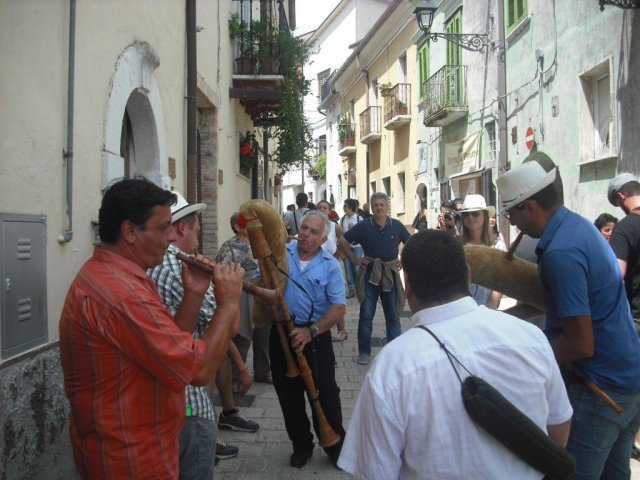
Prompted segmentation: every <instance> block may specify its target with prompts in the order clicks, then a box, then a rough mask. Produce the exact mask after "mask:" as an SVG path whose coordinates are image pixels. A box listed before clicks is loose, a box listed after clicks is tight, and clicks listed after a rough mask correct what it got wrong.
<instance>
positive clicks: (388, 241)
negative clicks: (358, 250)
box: [338, 192, 409, 365]
mask: <svg viewBox="0 0 640 480" xmlns="http://www.w3.org/2000/svg"><path fill="white" fill-rule="evenodd" d="M370 203H371V208H372V209H373V216H372V217H369V218H367V219H365V220H364V221H362V222H360V223H358V224H357V225H355V226H354V227H353V228H351V229H350V230H349V231H348V232H345V233H344V235H343V236H342V238H340V239H339V240H338V245H339V247H340V250H342V252H343V253H344V254H345V255H346V256H347V257H348V258H349V260H350V261H351V263H353V264H354V265H361V266H363V267H364V268H360V269H359V270H358V279H357V281H356V293H357V296H358V301H359V302H360V318H359V320H358V359H357V362H358V363H359V364H360V365H367V364H368V363H369V357H370V356H371V330H372V324H373V316H374V315H375V313H376V304H377V302H378V298H380V300H381V302H382V309H383V310H384V318H385V321H386V327H387V341H388V342H390V341H391V340H393V339H394V338H396V337H397V336H399V335H400V312H401V311H402V308H403V307H404V290H403V288H402V283H401V280H400V273H399V272H398V270H399V269H400V268H401V263H400V260H399V259H398V253H399V246H400V242H402V243H405V242H406V241H407V240H408V239H409V232H408V231H407V229H406V228H405V226H404V225H403V224H402V223H400V221H398V220H396V219H394V218H391V217H389V215H388V213H389V199H388V197H387V195H386V194H385V193H380V192H378V193H374V194H373V195H371V202H370ZM352 243H359V244H361V245H362V248H363V250H364V257H361V258H357V257H356V256H355V255H354V253H353V252H352V250H351V244H352Z"/></svg>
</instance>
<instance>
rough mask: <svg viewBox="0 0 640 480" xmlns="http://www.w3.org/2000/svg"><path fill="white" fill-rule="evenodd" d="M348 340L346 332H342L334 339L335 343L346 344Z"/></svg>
mask: <svg viewBox="0 0 640 480" xmlns="http://www.w3.org/2000/svg"><path fill="white" fill-rule="evenodd" d="M346 339H347V331H346V330H342V331H341V332H338V333H337V335H336V336H335V337H333V341H334V342H344V341H345V340H346Z"/></svg>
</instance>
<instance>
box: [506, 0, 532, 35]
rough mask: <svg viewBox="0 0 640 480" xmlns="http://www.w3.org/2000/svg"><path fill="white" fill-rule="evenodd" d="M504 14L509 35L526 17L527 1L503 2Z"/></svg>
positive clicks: (509, 0)
mask: <svg viewBox="0 0 640 480" xmlns="http://www.w3.org/2000/svg"><path fill="white" fill-rule="evenodd" d="M505 13H506V15H505V17H506V21H507V33H509V32H511V31H512V30H513V29H514V28H515V27H517V26H518V24H519V23H520V22H521V21H522V20H524V18H525V17H526V16H527V0H505Z"/></svg>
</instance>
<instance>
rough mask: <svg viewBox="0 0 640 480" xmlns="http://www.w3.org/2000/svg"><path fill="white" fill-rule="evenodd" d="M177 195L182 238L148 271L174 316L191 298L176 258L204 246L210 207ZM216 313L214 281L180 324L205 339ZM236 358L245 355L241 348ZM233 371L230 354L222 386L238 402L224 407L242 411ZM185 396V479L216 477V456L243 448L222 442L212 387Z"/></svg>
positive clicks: (175, 216) (220, 376)
mask: <svg viewBox="0 0 640 480" xmlns="http://www.w3.org/2000/svg"><path fill="white" fill-rule="evenodd" d="M174 194H175V195H176V197H177V199H178V200H177V202H176V204H175V205H173V206H172V207H171V221H172V224H173V228H174V230H175V233H176V237H177V238H176V240H175V241H174V242H173V243H172V244H171V245H169V248H168V249H167V252H166V253H165V255H164V261H163V262H162V264H160V265H158V266H157V267H155V268H153V269H151V270H149V272H148V274H149V276H150V277H151V279H152V280H153V281H154V282H155V283H156V285H157V286H158V293H159V294H160V298H161V300H162V303H163V304H164V305H165V306H166V307H167V308H169V309H170V310H171V313H172V314H173V313H174V312H175V311H176V309H177V307H178V306H179V305H180V304H181V303H182V300H183V297H184V296H185V291H184V288H183V284H182V262H180V261H179V260H178V259H177V258H176V256H175V254H176V253H178V252H185V253H187V254H192V253H194V252H195V250H196V248H198V245H199V239H198V237H199V235H200V221H199V220H198V215H197V214H198V213H199V212H201V211H202V210H204V209H205V208H206V207H207V206H206V205H205V204H204V203H195V204H189V203H188V202H187V201H186V200H185V198H184V197H183V196H182V195H180V193H178V192H174ZM215 311H216V298H215V297H214V289H213V285H209V288H208V289H207V292H206V293H205V296H204V300H203V302H202V305H201V306H200V310H199V312H198V316H197V318H190V319H189V321H181V319H178V318H177V317H175V318H176V325H177V326H178V327H179V328H180V329H181V330H183V331H186V332H189V333H192V334H193V337H194V338H195V339H199V338H201V337H202V335H203V334H204V332H206V331H207V329H208V328H209V324H210V323H211V321H212V317H213V315H214V313H215ZM230 345H231V342H227V345H225V349H226V348H228V346H230ZM236 357H237V358H240V354H239V353H237V349H236ZM239 361H240V362H241V361H242V360H241V359H240V360H239ZM230 369H231V366H230V364H229V359H228V356H227V355H225V356H224V357H223V358H222V361H221V363H220V366H219V368H218V373H217V374H216V386H217V387H218V390H219V391H220V392H221V398H222V397H225V398H229V397H230V398H231V402H232V405H231V406H229V405H226V406H224V405H223V408H231V409H233V410H236V409H235V408H234V407H235V405H233V395H232V394H231V371H230ZM227 370H228V371H227ZM225 382H226V383H228V385H226V384H225ZM249 383H250V382H249ZM247 388H248V385H247ZM227 390H228V392H227ZM223 392H224V393H228V395H223ZM185 399H186V403H187V407H186V419H185V423H184V426H183V428H182V431H181V432H180V478H181V479H193V480H195V479H203V480H204V479H210V478H211V475H212V469H213V462H214V460H215V457H216V456H217V457H218V458H231V457H234V456H236V455H237V454H238V447H236V446H233V445H227V444H226V443H223V442H217V433H218V432H217V428H216V417H215V412H214V409H213V406H212V404H211V400H210V398H209V394H208V389H207V387H198V386H193V385H188V386H187V388H186V389H185ZM236 416H238V419H239V421H240V422H244V423H247V424H249V427H250V428H246V429H245V430H247V431H256V430H257V429H258V425H257V424H256V423H255V422H251V421H249V420H246V419H243V418H242V417H240V416H239V415H237V412H236Z"/></svg>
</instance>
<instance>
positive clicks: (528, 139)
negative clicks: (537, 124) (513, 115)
mask: <svg viewBox="0 0 640 480" xmlns="http://www.w3.org/2000/svg"><path fill="white" fill-rule="evenodd" d="M524 139H525V141H526V142H527V149H528V150H531V149H532V148H533V144H534V143H535V140H534V139H533V128H531V127H529V128H527V132H526V133H525V136H524Z"/></svg>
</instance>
